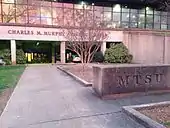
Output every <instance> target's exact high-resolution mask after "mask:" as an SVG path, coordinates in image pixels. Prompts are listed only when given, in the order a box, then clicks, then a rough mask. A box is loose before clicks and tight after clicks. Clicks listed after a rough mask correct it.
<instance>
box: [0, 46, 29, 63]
mask: <svg viewBox="0 0 170 128" xmlns="http://www.w3.org/2000/svg"><path fill="white" fill-rule="evenodd" d="M0 57H2V58H3V61H4V62H5V63H6V64H7V65H10V64H11V63H12V62H11V51H10V50H9V49H2V50H0ZM16 63H17V64H25V63H27V59H26V57H25V53H24V51H23V50H22V49H17V51H16Z"/></svg>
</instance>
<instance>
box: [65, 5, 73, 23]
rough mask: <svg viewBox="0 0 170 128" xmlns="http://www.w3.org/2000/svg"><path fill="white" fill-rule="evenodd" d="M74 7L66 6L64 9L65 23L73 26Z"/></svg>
mask: <svg viewBox="0 0 170 128" xmlns="http://www.w3.org/2000/svg"><path fill="white" fill-rule="evenodd" d="M73 21H74V16H73V9H69V8H65V9H64V25H65V26H73V25H74V23H73Z"/></svg>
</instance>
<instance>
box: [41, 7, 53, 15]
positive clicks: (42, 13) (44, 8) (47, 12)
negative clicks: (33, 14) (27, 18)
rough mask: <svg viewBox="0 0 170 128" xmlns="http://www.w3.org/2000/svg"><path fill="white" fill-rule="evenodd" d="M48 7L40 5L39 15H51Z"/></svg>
mask: <svg viewBox="0 0 170 128" xmlns="http://www.w3.org/2000/svg"><path fill="white" fill-rule="evenodd" d="M51 11H52V10H51V8H50V7H41V17H52V15H51V13H52V12H51Z"/></svg>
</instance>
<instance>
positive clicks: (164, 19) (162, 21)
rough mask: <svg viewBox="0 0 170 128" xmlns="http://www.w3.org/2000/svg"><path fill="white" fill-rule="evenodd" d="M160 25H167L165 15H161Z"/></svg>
mask: <svg viewBox="0 0 170 128" xmlns="http://www.w3.org/2000/svg"><path fill="white" fill-rule="evenodd" d="M161 24H167V15H161Z"/></svg>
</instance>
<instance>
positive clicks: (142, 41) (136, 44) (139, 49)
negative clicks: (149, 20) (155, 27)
mask: <svg viewBox="0 0 170 128" xmlns="http://www.w3.org/2000/svg"><path fill="white" fill-rule="evenodd" d="M123 43H124V44H125V45H126V46H127V47H128V49H129V50H130V53H131V54H132V55H133V57H134V58H133V62H134V63H145V64H155V63H157V64H159V63H170V50H169V47H170V37H169V36H168V35H167V34H165V33H164V32H154V31H124V39H123Z"/></svg>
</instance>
